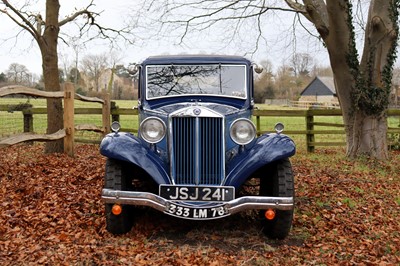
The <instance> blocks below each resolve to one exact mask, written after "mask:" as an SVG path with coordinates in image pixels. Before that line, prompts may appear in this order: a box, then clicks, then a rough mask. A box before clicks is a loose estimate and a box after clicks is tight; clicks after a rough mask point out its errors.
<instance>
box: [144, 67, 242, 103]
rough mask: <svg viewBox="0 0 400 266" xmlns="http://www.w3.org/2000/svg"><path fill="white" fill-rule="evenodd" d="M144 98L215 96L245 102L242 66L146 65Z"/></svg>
mask: <svg viewBox="0 0 400 266" xmlns="http://www.w3.org/2000/svg"><path fill="white" fill-rule="evenodd" d="M146 71H147V86H146V87H147V95H146V97H147V99H155V98H160V97H171V96H183V95H218V96H226V97H235V98H243V99H246V66H244V65H220V64H219V65H158V66H147V67H146Z"/></svg>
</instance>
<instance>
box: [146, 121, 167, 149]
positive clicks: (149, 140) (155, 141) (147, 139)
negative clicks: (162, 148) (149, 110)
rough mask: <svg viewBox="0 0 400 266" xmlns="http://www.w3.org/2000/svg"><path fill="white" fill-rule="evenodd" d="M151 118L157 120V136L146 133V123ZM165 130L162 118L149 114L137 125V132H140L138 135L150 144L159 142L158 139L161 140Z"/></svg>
mask: <svg viewBox="0 0 400 266" xmlns="http://www.w3.org/2000/svg"><path fill="white" fill-rule="evenodd" d="M151 120H154V121H157V122H159V123H160V126H161V127H160V128H159V132H160V133H159V134H158V136H157V137H149V134H147V131H146V128H145V126H146V124H148V123H149V122H150V121H151ZM166 131H167V127H166V125H165V123H164V121H163V120H161V119H160V118H158V117H155V116H151V117H147V118H146V119H144V120H143V121H142V122H141V123H140V126H139V132H140V136H141V137H142V138H143V139H144V140H145V141H146V142H148V143H150V144H156V143H159V142H160V141H162V140H163V139H164V137H165V135H166Z"/></svg>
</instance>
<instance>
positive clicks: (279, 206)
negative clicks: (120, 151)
mask: <svg viewBox="0 0 400 266" xmlns="http://www.w3.org/2000/svg"><path fill="white" fill-rule="evenodd" d="M101 198H102V199H103V201H104V202H105V203H118V204H128V205H137V206H148V207H151V208H154V209H156V210H159V211H162V212H166V210H167V208H168V204H169V203H171V201H169V200H166V199H164V198H162V197H160V196H158V195H156V194H153V193H148V192H136V191H121V190H113V189H103V191H102V193H101ZM216 205H218V206H223V207H224V208H225V209H226V211H227V213H228V214H234V213H237V212H241V211H245V210H253V209H275V210H291V209H293V205H294V200H293V197H261V196H246V197H241V198H237V199H234V200H231V201H228V202H218V203H216Z"/></svg>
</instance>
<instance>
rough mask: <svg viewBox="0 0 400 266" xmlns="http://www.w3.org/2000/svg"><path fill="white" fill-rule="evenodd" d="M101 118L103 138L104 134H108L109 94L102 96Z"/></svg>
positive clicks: (109, 123)
mask: <svg viewBox="0 0 400 266" xmlns="http://www.w3.org/2000/svg"><path fill="white" fill-rule="evenodd" d="M102 116H103V119H102V120H103V135H104V136H105V135H106V134H108V133H110V125H111V122H110V119H111V118H110V116H111V112H110V94H109V93H105V94H104V104H103V111H102Z"/></svg>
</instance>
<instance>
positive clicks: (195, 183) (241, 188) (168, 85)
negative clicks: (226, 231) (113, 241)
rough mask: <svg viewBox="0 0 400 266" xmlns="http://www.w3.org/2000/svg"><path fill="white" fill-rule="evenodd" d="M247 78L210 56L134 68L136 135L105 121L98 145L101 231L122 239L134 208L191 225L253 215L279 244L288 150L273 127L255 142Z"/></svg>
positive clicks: (285, 227)
mask: <svg viewBox="0 0 400 266" xmlns="http://www.w3.org/2000/svg"><path fill="white" fill-rule="evenodd" d="M255 70H259V67H256V65H255V64H252V63H251V62H250V61H249V60H247V59H245V58H243V57H239V56H217V55H179V56H155V57H149V58H148V59H146V60H145V61H143V62H142V63H141V64H140V65H138V66H137V71H138V84H139V102H138V110H139V122H140V127H139V132H138V135H137V136H136V135H133V134H131V133H128V132H120V131H119V130H120V125H119V124H118V123H115V122H114V123H113V124H112V126H111V128H112V130H113V131H114V132H113V133H110V134H108V135H107V136H106V137H105V138H104V139H103V140H102V142H101V146H100V152H101V154H102V155H104V156H106V157H107V162H106V166H105V167H106V174H105V185H104V189H103V190H102V199H103V200H104V201H105V215H106V223H107V230H108V231H109V232H111V233H114V234H123V233H126V232H128V231H130V229H131V227H132V225H133V220H134V215H135V206H148V207H151V208H154V209H156V210H159V211H161V212H164V213H165V214H168V215H172V216H175V217H178V218H183V219H194V220H208V219H217V218H223V217H226V216H228V215H232V214H235V213H238V212H241V211H245V210H252V209H254V210H258V211H259V213H260V219H261V220H262V226H263V230H264V232H265V234H266V235H267V236H268V237H270V238H278V239H283V238H285V237H286V236H287V235H288V233H289V231H290V227H291V224H292V219H293V208H294V180H293V172H292V167H291V164H290V161H289V157H291V156H292V155H294V154H295V150H296V149H295V144H294V142H293V141H292V140H291V139H290V138H289V137H287V136H285V135H284V134H282V130H283V125H282V124H281V123H278V124H277V125H276V126H275V131H276V132H273V133H269V134H264V135H261V136H257V132H256V127H255V126H254V124H253V122H252V120H251V115H252V110H253V109H254V100H253V97H254V92H253V71H255ZM136 210H137V208H136Z"/></svg>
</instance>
